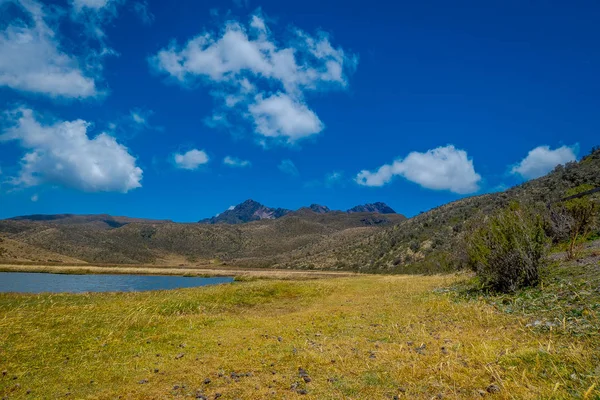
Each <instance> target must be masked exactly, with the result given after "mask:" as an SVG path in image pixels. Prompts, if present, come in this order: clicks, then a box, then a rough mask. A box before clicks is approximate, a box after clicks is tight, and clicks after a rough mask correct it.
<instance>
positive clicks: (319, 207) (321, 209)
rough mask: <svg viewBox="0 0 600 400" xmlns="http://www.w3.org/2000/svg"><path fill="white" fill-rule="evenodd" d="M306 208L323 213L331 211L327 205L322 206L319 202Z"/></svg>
mask: <svg viewBox="0 0 600 400" xmlns="http://www.w3.org/2000/svg"><path fill="white" fill-rule="evenodd" d="M308 208H310V210H311V211H313V212H316V213H317V214H325V213H328V212H330V211H331V210H330V209H329V207H327V206H322V205H320V204H311V205H310V206H309V207H308Z"/></svg>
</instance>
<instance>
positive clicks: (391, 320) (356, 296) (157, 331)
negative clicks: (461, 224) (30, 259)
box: [0, 276, 600, 399]
mask: <svg viewBox="0 0 600 400" xmlns="http://www.w3.org/2000/svg"><path fill="white" fill-rule="evenodd" d="M455 280H456V278H455V277H451V276H432V277H416V276H414V277H407V276H362V277H351V278H335V279H331V278H330V279H320V280H310V281H306V280H304V281H300V280H286V281H281V280H259V281H249V282H238V283H234V284H231V285H223V286H215V287H205V288H198V289H184V290H175V291H162V292H145V293H115V294H82V295H72V294H53V295H49V294H43V295H14V294H0V337H1V341H0V370H1V371H2V373H1V375H0V397H1V398H8V399H21V398H27V399H29V398H43V399H50V398H72V399H115V398H122V399H170V398H206V399H217V398H221V399H262V398H266V399H270V398H272V399H282V398H285V399H295V398H303V399H393V398H396V397H395V396H397V397H398V398H403V397H404V398H426V399H430V398H450V399H453V398H480V397H481V396H484V397H490V398H497V399H504V398H506V399H523V398H565V399H566V398H587V399H597V398H598V396H599V392H598V391H597V389H596V387H597V385H598V383H599V377H598V375H599V374H600V369H599V368H597V367H596V366H597V365H598V360H599V359H598V357H599V355H600V350H599V346H598V344H599V341H598V339H597V335H596V336H593V335H581V336H577V337H575V336H569V335H567V334H564V333H561V332H560V328H557V330H556V331H555V330H553V329H543V330H542V329H537V328H535V327H527V326H526V325H527V320H526V319H522V318H520V317H519V316H516V315H508V314H506V313H501V312H499V311H497V309H496V308H495V307H493V306H492V305H490V304H488V303H486V302H484V301H481V302H478V301H469V302H466V301H458V300H457V299H456V296H453V295H451V294H448V293H446V292H445V289H444V290H439V289H436V288H442V287H447V286H448V285H452V284H453V283H454V281H455Z"/></svg>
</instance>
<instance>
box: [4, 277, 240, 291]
mask: <svg viewBox="0 0 600 400" xmlns="http://www.w3.org/2000/svg"><path fill="white" fill-rule="evenodd" d="M229 282H233V278H231V277H214V278H199V277H183V276H164V275H163V276H154V275H63V274H42V273H30V272H0V292H5V293H6V292H15V293H43V292H51V293H62V292H69V293H83V292H141V291H146V290H165V289H180V288H192V287H198V286H207V285H217V284H221V283H229Z"/></svg>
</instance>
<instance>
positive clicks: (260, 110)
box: [249, 93, 323, 142]
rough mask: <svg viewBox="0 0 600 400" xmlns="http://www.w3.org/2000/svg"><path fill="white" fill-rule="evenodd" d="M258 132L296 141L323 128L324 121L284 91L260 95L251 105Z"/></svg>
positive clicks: (251, 112) (250, 109)
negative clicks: (264, 95) (270, 94)
mask: <svg viewBox="0 0 600 400" xmlns="http://www.w3.org/2000/svg"><path fill="white" fill-rule="evenodd" d="M249 111H250V114H251V115H252V117H253V119H254V123H255V125H256V132H257V133H260V134H261V135H263V136H266V137H283V138H286V139H287V141H289V142H295V141H296V140H298V139H301V138H303V137H307V136H311V135H313V134H315V133H319V132H321V130H323V123H322V122H321V120H320V119H319V117H317V115H316V114H315V113H314V112H313V111H312V110H310V109H309V108H308V107H307V106H306V105H305V104H302V103H300V102H298V101H296V100H294V99H292V98H291V97H290V96H288V95H286V94H284V93H278V94H276V95H273V96H271V97H268V98H266V99H263V98H262V97H260V96H259V97H258V98H257V100H256V103H254V104H251V105H250V107H249Z"/></svg>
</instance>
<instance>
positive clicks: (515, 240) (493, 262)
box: [465, 203, 547, 292]
mask: <svg viewBox="0 0 600 400" xmlns="http://www.w3.org/2000/svg"><path fill="white" fill-rule="evenodd" d="M546 242H547V238H546V234H545V232H544V229H543V218H541V216H540V215H539V214H537V213H535V212H534V211H533V210H532V209H530V208H527V207H524V206H522V205H520V204H518V203H512V204H511V205H509V207H507V208H505V209H502V210H500V211H497V212H496V213H494V214H492V215H491V216H488V217H486V218H484V219H482V220H480V221H479V222H478V223H477V224H476V225H475V227H474V228H473V229H472V231H471V233H470V234H468V235H467V237H466V243H465V245H466V256H467V262H468V264H469V266H470V267H471V268H472V269H473V270H474V271H475V272H476V273H477V276H478V277H479V279H480V281H481V283H482V284H483V286H484V287H486V288H489V289H492V290H496V291H501V292H513V291H515V290H517V289H519V288H522V287H526V286H535V285H537V283H538V281H539V273H538V271H539V267H540V265H541V263H542V259H543V256H544V253H545V250H546Z"/></svg>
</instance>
